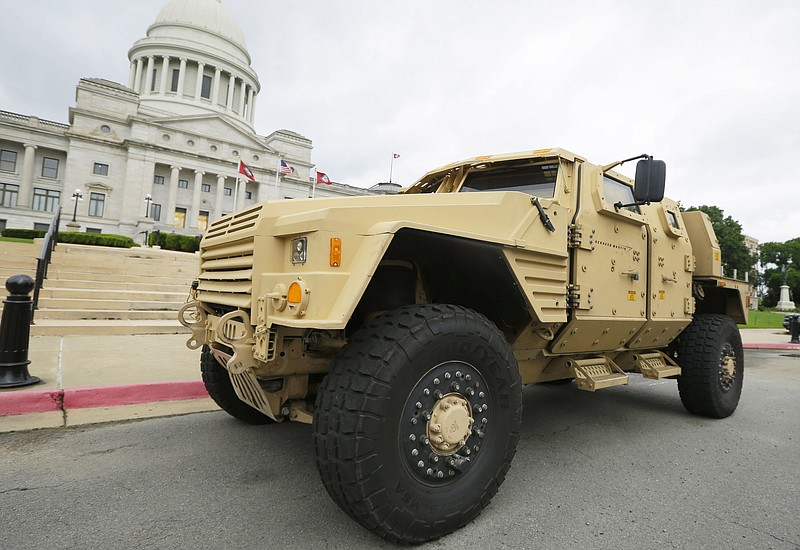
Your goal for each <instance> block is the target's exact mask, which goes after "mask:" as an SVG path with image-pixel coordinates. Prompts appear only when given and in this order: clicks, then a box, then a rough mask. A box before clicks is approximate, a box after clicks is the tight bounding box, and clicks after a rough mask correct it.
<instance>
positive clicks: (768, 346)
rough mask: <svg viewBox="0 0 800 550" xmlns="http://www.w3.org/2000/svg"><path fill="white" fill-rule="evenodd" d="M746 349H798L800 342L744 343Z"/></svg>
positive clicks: (799, 348)
mask: <svg viewBox="0 0 800 550" xmlns="http://www.w3.org/2000/svg"><path fill="white" fill-rule="evenodd" d="M742 347H743V348H745V349H780V350H786V349H797V350H800V344H742Z"/></svg>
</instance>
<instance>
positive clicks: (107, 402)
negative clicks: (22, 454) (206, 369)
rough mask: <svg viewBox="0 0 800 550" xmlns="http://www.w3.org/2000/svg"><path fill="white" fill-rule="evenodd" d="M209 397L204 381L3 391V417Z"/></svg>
mask: <svg viewBox="0 0 800 550" xmlns="http://www.w3.org/2000/svg"><path fill="white" fill-rule="evenodd" d="M203 397H208V392H206V388H205V386H204V385H203V382H202V381H199V380H198V381H191V382H153V383H147V384H126V385H121V386H92V387H83V388H67V389H65V390H27V391H15V392H10V393H0V417H3V416H15V415H20V414H30V413H39V412H52V411H61V410H65V411H69V410H70V409H87V408H93V407H118V406H120V405H137V404H140V403H155V402H158V401H180V400H184V399H201V398H203Z"/></svg>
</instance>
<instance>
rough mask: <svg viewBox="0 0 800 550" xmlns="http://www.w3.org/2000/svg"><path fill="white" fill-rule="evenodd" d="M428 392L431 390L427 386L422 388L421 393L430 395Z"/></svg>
mask: <svg viewBox="0 0 800 550" xmlns="http://www.w3.org/2000/svg"><path fill="white" fill-rule="evenodd" d="M430 394H431V390H429V389H428V388H425V389H424V390H422V395H430Z"/></svg>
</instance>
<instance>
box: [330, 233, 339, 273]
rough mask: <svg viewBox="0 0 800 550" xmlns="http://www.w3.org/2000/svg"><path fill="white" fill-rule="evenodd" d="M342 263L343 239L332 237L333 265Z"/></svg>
mask: <svg viewBox="0 0 800 550" xmlns="http://www.w3.org/2000/svg"><path fill="white" fill-rule="evenodd" d="M340 265H342V239H340V238H339V237H331V267H339V266H340Z"/></svg>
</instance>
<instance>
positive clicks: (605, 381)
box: [567, 357, 628, 391]
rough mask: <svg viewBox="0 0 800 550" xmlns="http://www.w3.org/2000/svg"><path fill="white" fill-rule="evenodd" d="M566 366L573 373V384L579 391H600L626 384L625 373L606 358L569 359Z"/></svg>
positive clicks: (626, 377) (626, 376)
mask: <svg viewBox="0 0 800 550" xmlns="http://www.w3.org/2000/svg"><path fill="white" fill-rule="evenodd" d="M567 366H568V367H569V368H571V369H572V370H573V372H574V373H575V382H577V384H578V389H580V390H586V391H595V390H602V389H604V388H610V387H612V386H624V385H625V384H627V383H628V375H627V374H625V371H623V370H622V369H621V368H619V366H618V365H617V364H616V363H614V361H612V360H611V359H609V358H608V357H593V358H591V359H570V360H569V361H567Z"/></svg>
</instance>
